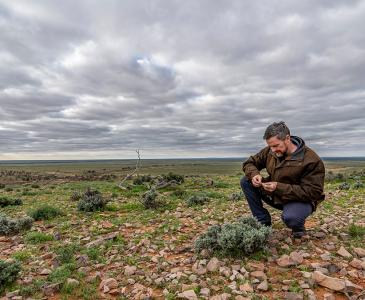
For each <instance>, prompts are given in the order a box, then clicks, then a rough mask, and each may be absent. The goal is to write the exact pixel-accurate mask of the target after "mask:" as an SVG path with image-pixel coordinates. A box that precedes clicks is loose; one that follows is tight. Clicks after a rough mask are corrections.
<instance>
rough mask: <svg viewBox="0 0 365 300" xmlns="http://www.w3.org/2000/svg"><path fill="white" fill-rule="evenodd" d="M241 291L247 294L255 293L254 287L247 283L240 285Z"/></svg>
mask: <svg viewBox="0 0 365 300" xmlns="http://www.w3.org/2000/svg"><path fill="white" fill-rule="evenodd" d="M240 291H242V292H246V293H253V287H252V285H251V284H249V283H248V282H245V283H244V284H241V285H240Z"/></svg>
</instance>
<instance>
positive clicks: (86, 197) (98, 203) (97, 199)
mask: <svg viewBox="0 0 365 300" xmlns="http://www.w3.org/2000/svg"><path fill="white" fill-rule="evenodd" d="M107 203H108V200H107V199H104V198H103V196H102V195H101V193H100V192H99V191H97V190H91V189H90V188H88V189H87V190H86V192H85V193H84V194H83V195H82V198H81V199H80V201H79V202H78V204H77V208H78V210H80V211H86V212H93V211H97V210H104V209H105V206H106V204H107Z"/></svg>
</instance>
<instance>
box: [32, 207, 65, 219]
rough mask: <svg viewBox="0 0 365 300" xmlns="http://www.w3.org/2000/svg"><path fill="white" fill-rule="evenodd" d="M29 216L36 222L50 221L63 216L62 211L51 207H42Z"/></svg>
mask: <svg viewBox="0 0 365 300" xmlns="http://www.w3.org/2000/svg"><path fill="white" fill-rule="evenodd" d="M29 215H30V216H31V217H32V218H33V219H34V220H36V221H40V220H50V219H53V218H55V217H57V216H62V215H63V213H62V211H61V210H60V209H59V208H57V207H53V206H50V205H47V204H46V205H42V206H40V207H38V208H36V209H34V210H32V211H30V212H29Z"/></svg>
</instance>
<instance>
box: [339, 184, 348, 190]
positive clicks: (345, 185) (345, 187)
mask: <svg viewBox="0 0 365 300" xmlns="http://www.w3.org/2000/svg"><path fill="white" fill-rule="evenodd" d="M350 187H351V186H350V184H349V183H347V182H343V183H341V184H340V185H339V186H338V188H339V189H340V190H349V189H350Z"/></svg>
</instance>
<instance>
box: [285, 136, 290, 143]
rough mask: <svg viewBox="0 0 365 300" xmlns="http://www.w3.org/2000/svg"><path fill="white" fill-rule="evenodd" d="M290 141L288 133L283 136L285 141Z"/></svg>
mask: <svg viewBox="0 0 365 300" xmlns="http://www.w3.org/2000/svg"><path fill="white" fill-rule="evenodd" d="M289 142H290V135H289V134H287V135H286V137H285V143H289Z"/></svg>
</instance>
